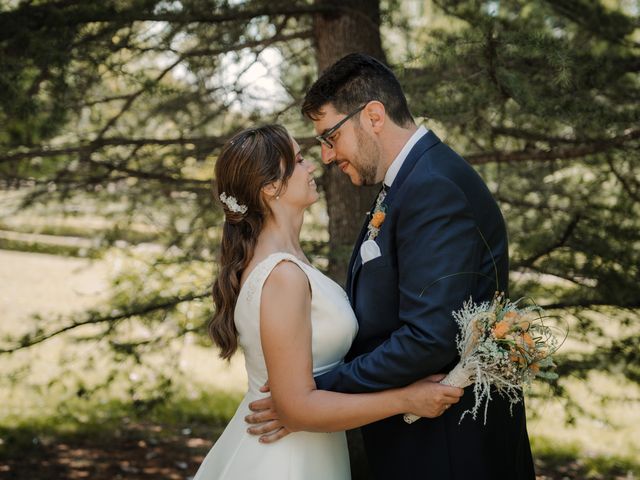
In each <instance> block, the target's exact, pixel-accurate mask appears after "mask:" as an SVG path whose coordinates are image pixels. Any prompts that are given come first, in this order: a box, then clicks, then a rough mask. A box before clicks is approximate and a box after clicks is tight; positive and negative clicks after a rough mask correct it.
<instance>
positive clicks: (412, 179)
mask: <svg viewBox="0 0 640 480" xmlns="http://www.w3.org/2000/svg"><path fill="white" fill-rule="evenodd" d="M384 203H385V205H386V208H387V210H386V217H385V220H384V223H383V224H382V226H381V228H380V232H379V235H378V237H377V238H376V242H377V243H378V245H379V247H380V250H381V252H382V255H381V256H380V257H378V258H375V259H373V260H370V261H368V262H366V263H365V264H364V265H363V264H362V262H361V257H360V245H361V243H362V241H363V239H364V238H365V234H366V230H367V229H366V226H367V223H368V218H367V221H365V224H364V226H363V229H362V231H361V232H360V235H359V238H358V240H357V242H356V245H355V248H354V252H353V255H352V258H351V262H350V265H349V272H348V277H347V293H348V294H349V299H350V301H351V304H352V306H353V309H354V311H355V313H356V316H357V318H358V321H359V325H360V328H359V331H358V335H357V337H356V338H355V340H354V342H353V344H352V347H351V350H350V351H349V354H348V356H347V358H346V362H345V363H344V364H343V365H341V366H340V367H338V368H336V369H335V370H332V371H330V372H328V373H326V374H324V375H321V376H318V377H316V384H317V386H318V388H320V389H323V390H332V391H339V392H345V393H362V392H375V391H379V390H384V389H388V388H393V387H400V386H404V385H407V384H409V383H411V382H413V381H416V380H418V379H421V378H424V377H426V376H428V375H431V374H435V373H443V372H448V371H449V370H450V369H451V368H452V367H453V366H454V365H455V363H456V361H457V350H456V344H455V337H456V333H457V328H456V324H455V322H454V320H453V317H452V315H451V313H452V312H453V311H454V310H458V309H459V308H461V306H462V303H463V302H464V301H465V300H467V299H469V297H472V298H473V300H474V301H477V302H479V301H483V300H491V298H492V297H493V294H494V292H495V291H496V290H500V291H506V289H507V282H508V270H509V261H508V242H507V233H506V228H505V224H504V220H503V217H502V215H501V213H500V210H499V208H498V205H497V204H496V202H495V200H494V199H493V197H492V196H491V193H490V192H489V190H488V188H487V186H486V185H485V183H484V182H483V181H482V179H481V178H480V176H479V175H478V174H477V173H476V171H475V170H474V169H473V168H472V167H471V166H470V165H469V164H468V163H466V161H465V160H464V159H463V158H461V157H460V156H459V155H458V154H456V153H455V152H454V151H453V150H452V149H450V148H449V147H448V146H447V145H445V144H444V143H442V142H441V141H440V139H439V138H438V137H437V136H436V135H435V134H434V133H432V132H428V133H427V134H426V135H424V136H423V137H422V138H421V139H420V140H419V141H418V142H417V143H416V145H415V146H414V147H413V149H412V150H411V152H410V153H409V155H408V156H407V158H406V159H405V162H404V163H403V165H402V167H401V169H400V171H399V172H398V175H397V177H396V178H395V180H394V182H393V185H391V188H390V189H389V192H388V193H387V196H386V198H385V200H384ZM473 403H474V396H473V391H472V387H469V388H468V389H467V390H466V391H465V395H464V396H463V398H462V400H461V401H460V402H459V403H458V404H456V405H454V406H453V407H452V408H450V409H448V410H447V411H446V413H445V414H444V415H442V416H440V417H438V418H435V419H421V420H419V421H417V422H415V423H413V424H411V425H408V424H406V423H405V422H404V421H403V420H402V416H395V417H391V418H388V419H385V420H382V421H379V422H375V423H373V424H370V425H366V426H364V427H363V428H362V434H363V438H364V443H365V449H366V451H367V456H368V458H369V462H370V466H371V471H372V472H374V475H375V476H376V478H380V479H387V478H402V479H429V480H440V479H442V480H467V479H477V480H485V479H486V480H496V479H503V478H504V479H527V480H530V479H534V478H535V475H534V470H533V462H532V459H531V451H530V447H529V439H528V436H527V431H526V425H525V415H524V405H523V404H520V405H518V406H517V407H516V408H514V409H513V415H511V414H510V412H509V405H508V403H507V402H506V401H505V400H503V399H501V397H500V396H499V395H494V400H492V401H491V403H490V405H489V412H488V416H487V425H484V424H483V419H481V418H479V419H478V420H475V421H474V420H472V419H471V418H470V416H467V417H465V420H464V421H463V422H462V423H461V424H458V421H459V419H460V416H461V414H462V412H463V411H464V410H466V409H468V408H469V407H470V406H472V405H473Z"/></svg>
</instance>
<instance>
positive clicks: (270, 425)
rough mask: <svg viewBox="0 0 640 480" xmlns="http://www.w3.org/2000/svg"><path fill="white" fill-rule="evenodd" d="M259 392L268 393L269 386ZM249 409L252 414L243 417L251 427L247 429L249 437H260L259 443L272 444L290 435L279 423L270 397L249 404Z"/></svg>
mask: <svg viewBox="0 0 640 480" xmlns="http://www.w3.org/2000/svg"><path fill="white" fill-rule="evenodd" d="M260 391H261V392H263V393H268V392H269V384H268V383H265V384H264V385H263V386H262V387H260ZM249 409H250V410H251V411H252V412H254V413H252V414H251V415H247V416H246V417H244V421H245V422H247V423H249V424H251V425H253V426H252V427H249V428H248V429H247V432H249V433H250V434H251V435H260V438H259V439H258V440H259V441H260V442H262V443H273V442H275V441H277V440H280V439H281V438H282V437H286V436H287V435H289V434H290V433H291V432H290V431H289V430H288V429H287V427H285V426H284V425H283V424H282V423H281V422H280V419H279V418H278V413H277V412H276V410H275V406H274V405H273V399H272V398H271V397H266V398H262V399H260V400H256V401H254V402H251V403H250V404H249Z"/></svg>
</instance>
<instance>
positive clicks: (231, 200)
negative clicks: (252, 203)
mask: <svg viewBox="0 0 640 480" xmlns="http://www.w3.org/2000/svg"><path fill="white" fill-rule="evenodd" d="M220 201H221V202H222V203H224V204H225V205H226V206H227V208H228V209H229V210H231V211H232V212H234V213H241V214H242V215H244V214H245V213H247V206H246V205H240V204H238V200H236V197H234V196H231V195H227V194H226V193H225V192H222V193H221V194H220Z"/></svg>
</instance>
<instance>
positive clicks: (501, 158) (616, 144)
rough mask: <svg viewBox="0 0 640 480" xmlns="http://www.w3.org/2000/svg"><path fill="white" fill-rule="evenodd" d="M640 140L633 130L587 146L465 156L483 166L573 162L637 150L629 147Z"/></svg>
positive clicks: (637, 133) (473, 162) (638, 132)
mask: <svg viewBox="0 0 640 480" xmlns="http://www.w3.org/2000/svg"><path fill="white" fill-rule="evenodd" d="M638 138H640V130H633V131H631V132H629V133H626V134H625V135H620V136H618V137H612V138H609V139H606V140H601V141H594V142H593V143H590V144H586V145H577V146H573V147H563V148H553V149H549V150H543V149H537V148H532V149H524V150H511V151H494V152H485V153H472V154H468V155H465V158H466V159H467V161H468V162H469V163H472V164H475V165H481V164H486V163H492V162H496V163H512V162H526V161H530V160H536V161H546V160H571V159H573V158H580V157H584V156H587V155H594V154H597V153H602V152H606V151H608V150H611V149H614V148H627V147H628V148H637V147H636V146H635V145H627V144H628V143H631V142H632V141H633V140H636V139H638Z"/></svg>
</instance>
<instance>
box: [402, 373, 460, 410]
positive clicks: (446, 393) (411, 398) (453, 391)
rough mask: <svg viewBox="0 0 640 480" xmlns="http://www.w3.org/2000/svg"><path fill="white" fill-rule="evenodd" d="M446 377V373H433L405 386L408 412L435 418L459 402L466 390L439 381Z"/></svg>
mask: <svg viewBox="0 0 640 480" xmlns="http://www.w3.org/2000/svg"><path fill="white" fill-rule="evenodd" d="M444 377H445V375H431V376H429V377H427V378H424V379H422V380H418V381H417V382H414V383H412V384H411V385H408V386H407V387H405V388H404V390H405V393H406V397H407V398H406V400H407V401H408V409H407V413H413V414H414V415H417V416H419V417H427V418H435V417H439V416H440V415H442V414H443V413H444V412H445V411H446V410H447V409H448V408H449V407H450V406H451V405H453V404H454V403H458V402H459V401H460V397H462V394H463V393H464V390H463V389H461V388H457V387H450V386H448V385H441V384H440V383H438V382H440V380H442V379H443V378H444Z"/></svg>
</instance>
